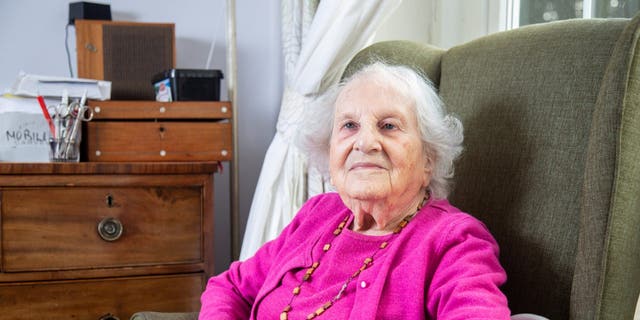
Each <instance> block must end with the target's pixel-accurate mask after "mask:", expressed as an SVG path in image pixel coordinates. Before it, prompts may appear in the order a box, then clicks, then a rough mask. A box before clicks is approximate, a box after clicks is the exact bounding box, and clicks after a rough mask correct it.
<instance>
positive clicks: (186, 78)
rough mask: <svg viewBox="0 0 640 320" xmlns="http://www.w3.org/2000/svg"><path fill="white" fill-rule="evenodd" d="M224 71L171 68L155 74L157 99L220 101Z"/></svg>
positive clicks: (166, 100) (153, 80)
mask: <svg viewBox="0 0 640 320" xmlns="http://www.w3.org/2000/svg"><path fill="white" fill-rule="evenodd" d="M222 78H223V75H222V71H220V70H212V69H170V70H165V71H163V72H160V73H158V74H156V75H155V76H153V78H152V79H151V83H153V86H154V89H155V92H156V101H165V102H168V101H220V80H221V79H222Z"/></svg>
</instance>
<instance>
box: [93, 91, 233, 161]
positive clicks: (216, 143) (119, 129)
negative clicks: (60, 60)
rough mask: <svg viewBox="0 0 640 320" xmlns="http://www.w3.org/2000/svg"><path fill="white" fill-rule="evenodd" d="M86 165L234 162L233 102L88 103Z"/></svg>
mask: <svg viewBox="0 0 640 320" xmlns="http://www.w3.org/2000/svg"><path fill="white" fill-rule="evenodd" d="M88 105H89V107H91V109H92V110H93V119H92V120H91V121H89V122H86V125H85V128H84V130H83V137H82V140H83V141H82V143H83V153H84V154H83V157H82V161H85V160H87V161H98V162H113V161H230V160H231V159H232V157H233V149H232V147H233V143H232V122H231V118H232V116H233V112H232V108H231V103H230V102H228V101H188V102H187V101H184V102H181V101H178V102H156V101H137V100H136V101H115V100H111V101H89V103H88Z"/></svg>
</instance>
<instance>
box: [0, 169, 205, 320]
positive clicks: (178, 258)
mask: <svg viewBox="0 0 640 320" xmlns="http://www.w3.org/2000/svg"><path fill="white" fill-rule="evenodd" d="M216 168H217V163H216V162H202V163H127V164H125V163H39V164H35V163H33V164H8V163H0V241H1V246H0V310H1V311H0V318H7V319H42V318H49V319H100V318H101V317H104V316H107V318H106V319H115V318H119V319H129V317H130V316H131V315H132V314H133V313H134V312H137V311H143V310H154V311H164V312H191V311H197V310H198V309H199V306H200V302H199V298H200V294H201V293H202V290H203V289H204V286H205V285H206V281H207V279H208V278H209V277H210V276H211V275H212V274H213V174H214V172H215V171H216ZM109 315H110V316H111V317H112V318H108V316H109Z"/></svg>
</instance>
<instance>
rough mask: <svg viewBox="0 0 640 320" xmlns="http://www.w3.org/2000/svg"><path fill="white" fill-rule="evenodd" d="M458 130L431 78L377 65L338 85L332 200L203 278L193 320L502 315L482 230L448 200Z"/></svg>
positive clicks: (305, 210)
mask: <svg viewBox="0 0 640 320" xmlns="http://www.w3.org/2000/svg"><path fill="white" fill-rule="evenodd" d="M461 143H462V126H461V124H460V122H459V121H458V120H457V119H456V118H454V117H452V116H449V115H446V114H445V113H444V110H443V106H442V102H441V101H440V99H439V97H438V95H437V93H436V92H435V91H434V89H433V88H432V87H431V85H430V84H429V82H428V81H426V80H425V79H424V78H422V77H421V76H420V75H418V74H417V73H415V72H413V71H412V70H411V69H409V68H406V67H400V66H388V65H385V64H382V63H374V64H372V65H369V66H368V67H365V68H364V69H362V70H360V71H359V72H358V73H356V74H354V75H353V76H352V77H351V78H350V79H349V80H348V81H346V82H344V83H343V84H341V85H340V86H339V93H338V96H337V99H336V101H335V110H334V117H333V124H332V131H331V138H330V143H329V173H330V177H331V183H332V184H333V185H334V186H335V189H336V190H337V193H326V194H322V195H319V196H316V197H313V198H311V199H310V200H309V201H308V202H307V203H306V204H305V205H304V206H303V207H302V208H301V209H300V211H299V212H298V214H297V215H296V217H295V218H294V219H293V221H292V222H291V223H290V224H289V225H288V226H287V227H286V228H285V229H284V231H283V232H282V233H281V234H280V236H279V237H278V238H277V239H275V240H273V241H271V242H269V243H267V244H265V245H264V246H263V247H262V248H261V249H260V250H258V252H257V253H256V254H255V256H253V257H252V258H250V259H247V260H246V261H243V262H234V263H233V264H232V265H231V267H230V268H229V270H228V271H226V272H224V273H222V274H220V275H219V276H216V277H213V278H211V279H210V281H209V283H208V285H207V288H206V290H205V292H204V294H203V295H202V309H201V312H200V319H314V318H321V319H322V318H324V319H509V314H510V312H509V309H508V307H507V301H506V298H505V296H504V295H503V294H502V293H501V291H500V290H499V288H498V287H499V286H500V285H501V284H502V283H503V282H504V281H505V280H506V275H505V272H504V270H503V269H502V267H501V266H500V264H499V262H498V246H497V244H496V242H495V240H494V239H493V237H492V236H491V234H490V233H489V231H487V229H486V228H485V226H484V225H483V224H482V223H481V222H479V221H478V220H476V219H474V218H473V217H471V216H470V215H468V214H466V213H463V212H461V211H460V210H459V209H457V208H455V207H453V206H451V205H450V204H449V203H448V202H447V200H446V197H447V194H448V191H449V187H448V186H449V183H448V182H449V179H450V178H451V176H452V173H453V161H454V160H455V158H456V157H457V156H458V154H459V153H460V151H461V149H462V148H461Z"/></svg>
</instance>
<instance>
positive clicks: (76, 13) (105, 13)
mask: <svg viewBox="0 0 640 320" xmlns="http://www.w3.org/2000/svg"><path fill="white" fill-rule="evenodd" d="M76 19H88V20H111V6H109V5H108V4H102V3H92V2H86V1H81V2H72V3H69V24H75V22H76Z"/></svg>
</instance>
